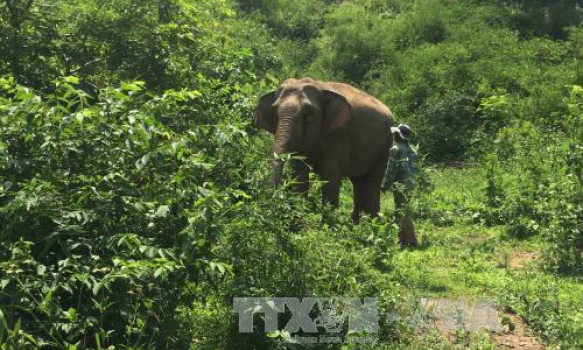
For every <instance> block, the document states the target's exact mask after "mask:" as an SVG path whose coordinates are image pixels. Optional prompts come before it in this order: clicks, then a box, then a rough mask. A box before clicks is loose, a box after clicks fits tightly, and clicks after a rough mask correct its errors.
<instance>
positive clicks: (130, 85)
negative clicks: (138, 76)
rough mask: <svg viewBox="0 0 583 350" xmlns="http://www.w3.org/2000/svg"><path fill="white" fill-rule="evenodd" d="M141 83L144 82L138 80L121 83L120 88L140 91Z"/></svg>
mask: <svg viewBox="0 0 583 350" xmlns="http://www.w3.org/2000/svg"><path fill="white" fill-rule="evenodd" d="M142 85H144V83H143V82H138V81H136V82H133V83H122V84H121V89H122V90H124V91H141V90H142Z"/></svg>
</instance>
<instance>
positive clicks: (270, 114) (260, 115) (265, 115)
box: [253, 91, 277, 134]
mask: <svg viewBox="0 0 583 350" xmlns="http://www.w3.org/2000/svg"><path fill="white" fill-rule="evenodd" d="M274 101H275V91H271V92H268V93H266V94H265V95H263V96H261V97H260V98H259V103H258V104H257V108H256V109H255V114H254V116H253V124H254V125H255V126H256V127H258V128H262V129H265V130H267V131H269V132H270V133H272V134H275V128H276V126H277V120H276V115H275V113H274V111H273V106H272V105H273V102H274Z"/></svg>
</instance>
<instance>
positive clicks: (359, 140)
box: [328, 83, 393, 177]
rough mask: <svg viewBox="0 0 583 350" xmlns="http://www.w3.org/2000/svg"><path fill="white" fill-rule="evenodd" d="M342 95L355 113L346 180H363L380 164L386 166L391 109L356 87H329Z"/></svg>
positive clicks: (351, 129)
mask: <svg viewBox="0 0 583 350" xmlns="http://www.w3.org/2000/svg"><path fill="white" fill-rule="evenodd" d="M328 84H329V85H330V86H331V87H332V88H333V89H334V90H336V91H337V92H338V93H340V94H342V95H343V96H344V97H345V98H346V99H347V100H348V102H349V103H350V105H351V106H352V109H353V119H352V121H351V125H350V127H349V129H350V131H349V133H350V136H349V139H350V146H349V147H350V152H349V153H350V156H349V158H350V159H347V161H348V162H347V164H346V172H345V175H346V176H350V177H353V176H362V175H364V174H366V173H368V172H369V171H370V170H371V169H373V168H374V167H375V166H376V165H377V164H378V163H379V162H385V163H386V159H387V156H388V151H389V149H390V147H391V144H392V142H391V140H392V136H391V132H390V127H391V126H392V123H393V120H392V119H393V116H392V113H391V110H390V109H389V107H387V106H386V105H385V104H384V103H382V102H381V101H379V100H378V99H376V98H375V97H373V96H371V95H369V94H367V93H366V92H364V91H361V90H358V89H356V88H355V87H353V86H350V85H348V84H343V83H328Z"/></svg>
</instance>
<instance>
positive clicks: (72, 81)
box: [63, 75, 79, 84]
mask: <svg viewBox="0 0 583 350" xmlns="http://www.w3.org/2000/svg"><path fill="white" fill-rule="evenodd" d="M63 81H64V82H65V83H69V84H79V78H77V77H75V76H72V75H71V76H68V77H65V78H63Z"/></svg>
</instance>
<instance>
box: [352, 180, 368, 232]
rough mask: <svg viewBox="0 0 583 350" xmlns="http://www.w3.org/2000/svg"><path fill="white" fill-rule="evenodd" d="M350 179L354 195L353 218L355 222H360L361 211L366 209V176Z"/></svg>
mask: <svg viewBox="0 0 583 350" xmlns="http://www.w3.org/2000/svg"><path fill="white" fill-rule="evenodd" d="M350 181H351V182H352V191H353V196H354V208H353V210H352V215H351V218H352V220H353V221H354V222H358V220H359V219H360V213H361V212H362V211H364V210H365V203H366V178H365V177H353V178H351V179H350Z"/></svg>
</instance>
